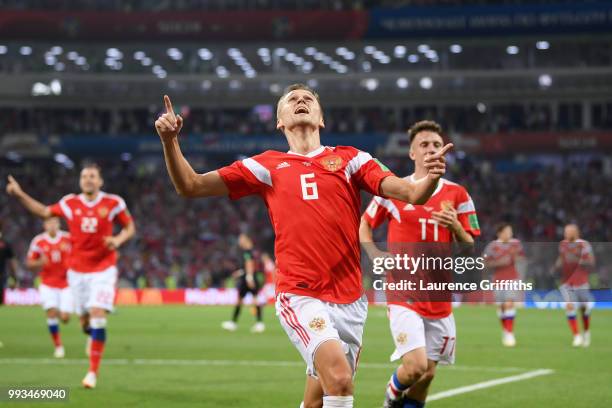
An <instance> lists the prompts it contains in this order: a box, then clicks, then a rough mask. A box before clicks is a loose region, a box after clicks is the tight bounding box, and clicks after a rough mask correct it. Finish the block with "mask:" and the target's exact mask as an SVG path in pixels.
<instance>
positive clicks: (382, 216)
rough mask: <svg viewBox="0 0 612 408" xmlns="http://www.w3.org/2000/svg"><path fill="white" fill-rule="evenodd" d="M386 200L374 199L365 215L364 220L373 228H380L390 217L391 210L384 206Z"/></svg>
mask: <svg viewBox="0 0 612 408" xmlns="http://www.w3.org/2000/svg"><path fill="white" fill-rule="evenodd" d="M383 200H384V198H381V197H374V198H373V199H372V201H371V202H370V205H368V208H366V211H365V212H364V213H363V219H365V220H366V222H367V223H368V225H369V226H370V227H372V228H378V227H379V226H380V225H381V224H382V223H383V222H385V220H386V219H387V217H388V216H389V210H388V209H387V207H385V206H384V205H382V204H383V203H382V201H383Z"/></svg>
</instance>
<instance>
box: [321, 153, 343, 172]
mask: <svg viewBox="0 0 612 408" xmlns="http://www.w3.org/2000/svg"><path fill="white" fill-rule="evenodd" d="M319 163H321V164H322V165H323V167H325V170H327V171H338V170H340V168H341V167H342V157H340V156H335V155H332V156H325V157H323V158H322V159H321V160H319Z"/></svg>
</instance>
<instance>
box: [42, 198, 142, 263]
mask: <svg viewBox="0 0 612 408" xmlns="http://www.w3.org/2000/svg"><path fill="white" fill-rule="evenodd" d="M49 209H50V210H51V214H53V215H55V216H58V217H62V218H64V219H65V220H66V222H67V223H68V230H69V231H70V236H71V241H72V253H71V254H70V258H69V262H68V267H69V268H70V269H71V270H73V271H75V272H81V273H88V272H100V271H103V270H105V269H107V268H108V267H110V266H113V265H115V264H116V263H117V251H114V250H110V249H108V248H107V247H106V245H105V243H104V238H105V237H108V236H111V235H113V223H115V222H118V223H119V224H120V225H121V226H126V225H127V224H129V223H130V221H131V220H132V217H131V216H130V213H129V211H128V209H127V207H126V205H125V201H123V199H122V198H121V197H119V196H117V195H114V194H107V193H105V192H103V191H100V192H99V193H98V195H97V197H96V198H95V200H93V201H87V199H86V198H85V195H84V194H79V195H75V194H69V195H67V196H65V197H63V198H62V199H61V200H60V201H59V202H58V203H56V204H53V205H51V206H49Z"/></svg>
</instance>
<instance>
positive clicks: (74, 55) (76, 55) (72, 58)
mask: <svg viewBox="0 0 612 408" xmlns="http://www.w3.org/2000/svg"><path fill="white" fill-rule="evenodd" d="M66 57H68V59H69V60H70V61H75V60H76V59H77V58H79V53H78V52H76V51H70V52H68V54H66Z"/></svg>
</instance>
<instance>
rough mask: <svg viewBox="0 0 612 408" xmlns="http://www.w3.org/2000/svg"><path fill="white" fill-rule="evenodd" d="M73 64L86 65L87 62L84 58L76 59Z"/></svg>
mask: <svg viewBox="0 0 612 408" xmlns="http://www.w3.org/2000/svg"><path fill="white" fill-rule="evenodd" d="M74 63H75V64H77V65H79V66H80V65H85V64H86V63H87V60H86V59H85V57H78V58H77V59H76V60H75V61H74Z"/></svg>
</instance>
